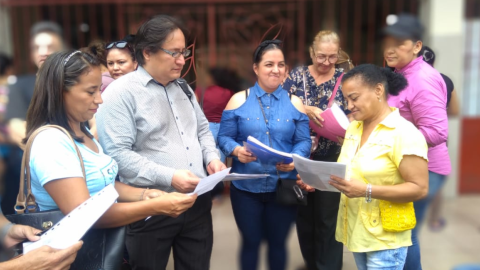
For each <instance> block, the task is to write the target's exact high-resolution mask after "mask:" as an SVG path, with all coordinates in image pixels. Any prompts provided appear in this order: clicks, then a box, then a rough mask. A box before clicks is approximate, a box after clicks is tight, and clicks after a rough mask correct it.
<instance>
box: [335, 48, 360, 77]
mask: <svg viewBox="0 0 480 270" xmlns="http://www.w3.org/2000/svg"><path fill="white" fill-rule="evenodd" d="M335 67H336V68H343V72H348V71H350V70H352V69H353V68H354V67H355V66H354V65H353V64H352V60H350V56H349V55H348V53H346V52H345V51H344V50H342V49H341V48H340V51H339V52H338V61H337V63H335Z"/></svg>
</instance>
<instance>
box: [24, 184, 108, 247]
mask: <svg viewBox="0 0 480 270" xmlns="http://www.w3.org/2000/svg"><path fill="white" fill-rule="evenodd" d="M117 198H118V193H117V191H116V190H115V187H114V185H112V184H110V185H108V186H106V187H105V188H104V189H102V190H101V191H100V192H98V193H97V194H95V195H93V196H92V197H90V199H88V200H86V201H85V202H83V203H82V204H81V205H79V206H78V207H77V208H75V209H73V211H72V212H70V213H69V214H68V215H66V216H65V217H64V218H62V220H60V221H59V222H58V223H57V224H55V225H53V227H52V228H51V229H49V230H48V231H47V232H45V233H44V234H43V235H42V236H41V237H40V240H38V241H36V242H26V243H24V244H23V254H27V253H28V252H30V251H32V250H34V249H37V248H39V247H41V246H45V245H48V246H51V247H52V248H56V249H64V248H67V247H69V246H71V245H73V244H75V243H76V242H77V241H79V240H80V239H82V237H83V235H84V234H85V233H86V232H87V231H88V230H89V229H90V227H92V225H93V224H94V223H95V222H96V221H97V220H98V219H99V218H100V217H101V216H102V215H103V213H105V211H107V210H108V208H110V206H112V205H113V203H115V200H116V199H117Z"/></svg>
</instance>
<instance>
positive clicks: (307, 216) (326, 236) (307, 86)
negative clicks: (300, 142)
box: [283, 31, 348, 270]
mask: <svg viewBox="0 0 480 270" xmlns="http://www.w3.org/2000/svg"><path fill="white" fill-rule="evenodd" d="M340 54H341V50H340V39H339V37H338V35H337V34H336V33H335V32H332V31H320V32H318V34H317V35H316V36H315V38H314V41H313V43H312V45H311V46H310V57H311V58H312V64H311V65H309V66H299V67H297V68H294V69H293V70H292V71H291V72H290V75H289V78H287V80H285V82H284V83H283V89H285V90H287V91H288V92H290V93H292V94H294V95H296V96H298V97H299V98H300V99H301V100H302V101H303V104H304V105H305V111H306V113H307V115H308V117H309V118H310V120H311V121H315V123H316V124H317V125H320V126H322V124H323V118H322V117H321V116H320V114H321V113H322V112H323V111H324V110H326V109H327V106H328V103H329V100H330V99H331V98H332V92H333V89H334V88H335V85H336V84H337V83H338V84H340V81H339V78H340V76H341V75H342V74H343V69H341V68H336V67H335V64H336V63H337V62H338V59H339V55H340ZM333 99H334V102H335V103H336V104H338V105H339V106H340V108H341V109H342V110H344V111H345V112H346V113H347V114H348V111H347V109H346V108H347V104H346V101H345V99H344V97H343V94H342V87H341V86H340V87H338V91H337V94H336V95H335V96H334V97H333ZM311 135H313V136H314V135H315V134H314V133H312V134H311ZM314 144H315V143H314ZM340 147H341V146H340V144H338V143H336V142H334V141H331V140H328V139H326V138H323V137H320V139H319V140H318V144H317V145H313V148H314V149H316V150H314V151H313V152H312V154H311V158H312V159H313V160H320V161H330V162H336V161H337V159H338V155H339V154H340ZM310 191H311V192H310V193H309V194H308V195H307V196H308V204H307V205H306V206H299V207H298V214H297V234H298V240H299V242H300V249H301V251H302V255H303V259H304V261H305V264H306V266H307V269H309V270H323V269H329V270H330V269H331V270H341V269H342V262H343V246H342V244H341V243H339V242H337V241H335V227H336V223H337V214H338V205H339V203H340V194H338V193H336V192H326V191H319V190H314V189H313V190H310Z"/></svg>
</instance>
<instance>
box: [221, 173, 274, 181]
mask: <svg viewBox="0 0 480 270" xmlns="http://www.w3.org/2000/svg"><path fill="white" fill-rule="evenodd" d="M269 176H270V175H269V174H239V173H231V174H229V175H227V176H225V178H223V181H234V180H248V179H257V178H266V177H269Z"/></svg>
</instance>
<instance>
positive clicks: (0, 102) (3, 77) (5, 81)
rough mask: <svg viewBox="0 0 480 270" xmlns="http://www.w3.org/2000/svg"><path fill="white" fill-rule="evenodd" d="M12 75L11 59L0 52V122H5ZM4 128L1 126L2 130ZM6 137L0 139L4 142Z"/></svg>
mask: <svg viewBox="0 0 480 270" xmlns="http://www.w3.org/2000/svg"><path fill="white" fill-rule="evenodd" d="M12 75H13V60H12V58H11V57H9V56H8V55H6V54H4V53H0V122H1V123H2V124H3V123H4V122H5V113H6V111H7V104H8V93H9V86H8V85H9V84H10V81H9V80H10V78H11V77H10V76H12ZM4 129H5V128H4V127H2V130H4ZM5 140H6V138H2V139H1V140H0V141H2V142H4V141H5Z"/></svg>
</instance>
